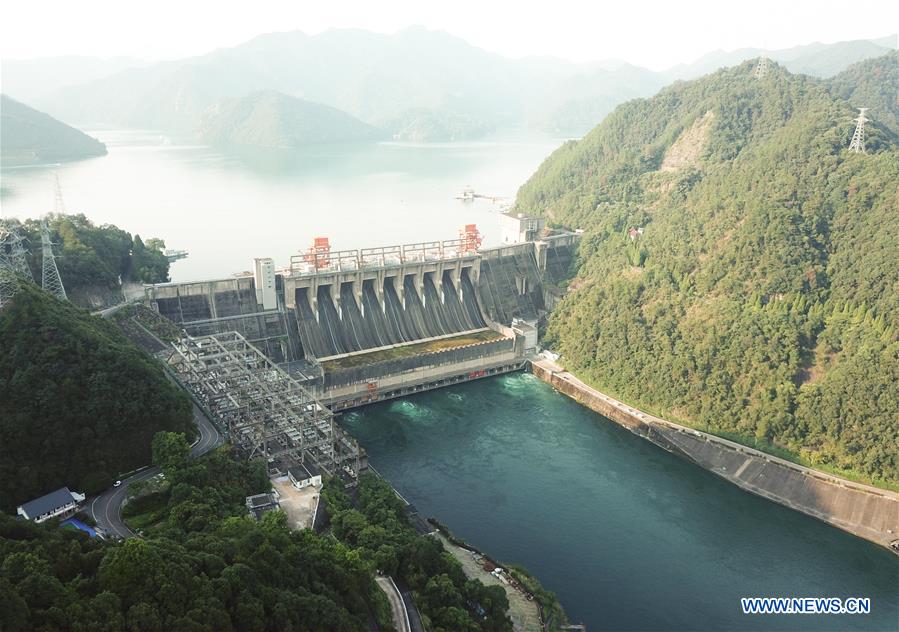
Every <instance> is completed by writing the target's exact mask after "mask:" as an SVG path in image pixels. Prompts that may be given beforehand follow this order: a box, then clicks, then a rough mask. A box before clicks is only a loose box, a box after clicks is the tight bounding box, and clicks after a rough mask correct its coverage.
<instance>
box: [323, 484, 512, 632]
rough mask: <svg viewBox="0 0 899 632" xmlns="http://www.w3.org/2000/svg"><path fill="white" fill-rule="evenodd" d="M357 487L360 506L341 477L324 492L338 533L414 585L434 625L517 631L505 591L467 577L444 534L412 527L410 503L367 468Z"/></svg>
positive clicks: (444, 630)
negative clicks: (436, 535)
mask: <svg viewBox="0 0 899 632" xmlns="http://www.w3.org/2000/svg"><path fill="white" fill-rule="evenodd" d="M356 491H357V503H356V506H354V505H353V504H352V503H351V499H350V497H349V496H348V495H347V494H346V493H345V492H344V490H343V488H342V486H341V485H339V484H338V483H337V481H336V480H331V481H329V484H328V485H326V487H325V489H324V490H323V491H322V498H324V499H325V502H326V503H327V504H326V507H327V511H328V515H329V517H330V519H331V531H332V533H333V534H334V536H335V537H337V539H338V540H340V541H341V542H342V543H344V544H345V545H346V546H348V547H349V548H350V549H352V551H353V552H354V553H355V554H356V555H359V556H360V557H361V558H362V559H364V560H367V561H368V562H369V563H370V564H372V565H373V566H374V567H376V568H378V569H379V570H381V571H382V572H384V573H385V574H388V575H392V576H394V577H396V578H398V579H401V580H402V581H403V582H405V583H406V584H407V585H408V586H409V587H410V588H411V589H412V593H413V596H414V598H415V605H416V606H417V607H418V609H419V611H420V612H421V616H422V621H423V623H424V625H425V627H426V628H427V629H428V630H431V631H432V632H475V631H477V630H483V631H485V632H487V631H494V632H500V631H509V632H511V630H512V622H511V621H510V620H509V619H508V618H507V617H506V610H508V608H509V601H508V598H507V597H506V593H505V591H504V590H503V589H502V588H501V587H500V586H485V585H484V584H482V583H481V582H479V581H476V580H470V579H467V578H466V577H465V574H464V573H463V572H462V567H461V565H460V564H459V562H458V561H456V559H455V558H453V556H452V555H450V554H449V553H447V552H446V551H445V550H444V549H443V545H442V544H441V543H440V541H439V540H438V539H436V538H433V537H429V536H426V535H420V534H419V533H418V532H417V531H416V530H415V529H414V528H413V527H412V525H411V524H410V523H409V518H408V515H407V514H406V508H405V505H404V503H403V502H402V501H401V500H400V499H399V498H397V496H396V494H395V493H394V492H393V489H392V488H391V487H390V485H389V484H388V483H386V482H385V481H384V480H383V479H381V478H380V477H378V476H376V475H375V474H372V473H370V472H369V473H364V474H362V476H360V478H359V486H358V489H357V490H356Z"/></svg>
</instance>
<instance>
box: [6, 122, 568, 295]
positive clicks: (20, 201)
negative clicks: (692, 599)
mask: <svg viewBox="0 0 899 632" xmlns="http://www.w3.org/2000/svg"><path fill="white" fill-rule="evenodd" d="M88 131H89V133H91V134H92V135H93V136H95V137H96V138H99V139H100V140H102V141H103V142H105V143H106V145H107V148H108V150H109V154H108V155H107V156H102V157H99V158H93V159H89V160H82V161H78V162H72V163H67V164H64V165H60V166H58V167H55V166H50V167H36V168H19V169H6V170H4V171H3V172H2V198H0V203H2V214H3V215H4V216H13V217H19V218H26V217H38V216H40V215H43V214H44V213H47V212H50V211H53V210H54V201H55V197H54V185H53V178H52V176H53V174H54V173H56V174H58V177H59V180H60V184H61V188H62V192H63V199H64V201H65V208H66V210H67V211H68V212H70V213H76V212H77V213H84V214H85V215H87V216H88V217H89V218H90V219H92V220H93V221H94V222H96V223H100V224H102V223H110V224H115V225H116V226H118V227H119V228H122V229H124V230H127V231H129V232H131V233H138V234H140V235H141V236H142V237H143V238H144V239H145V240H146V238H147V237H161V238H163V239H164V240H165V241H166V245H167V246H168V247H170V248H178V249H182V248H183V249H187V250H188V251H189V252H190V256H189V257H188V258H187V259H185V260H183V261H178V262H177V263H175V264H173V265H172V270H171V274H172V278H173V280H176V281H187V280H195V279H209V278H217V277H224V276H229V275H231V274H232V273H235V272H240V271H243V270H251V269H252V266H253V258H254V257H274V259H275V263H276V265H278V266H282V265H287V264H288V263H289V261H290V256H291V255H293V254H296V253H297V252H299V251H300V250H304V249H306V248H307V247H308V246H309V245H310V244H311V242H312V239H313V238H314V237H316V236H320V235H321V236H328V237H330V239H331V246H332V248H333V249H335V250H346V249H350V248H366V247H375V246H390V245H396V244H402V243H412V242H421V241H436V240H443V239H455V238H456V237H457V236H458V232H459V228H460V227H461V226H462V225H463V224H477V225H478V228H479V229H480V231H481V233H482V234H483V236H484V238H485V245H490V244H494V243H498V240H499V221H498V217H497V215H498V212H499V209H500V203H494V202H491V201H488V200H476V201H474V202H470V203H463V202H461V201H459V200H456V199H454V198H455V196H457V195H459V194H460V193H461V192H462V190H463V189H464V188H465V187H466V186H471V187H472V188H473V189H475V191H476V192H478V193H481V194H484V195H489V196H497V197H504V198H507V201H508V202H511V199H512V198H513V197H514V196H515V193H516V191H517V190H518V187H519V186H521V184H522V183H524V181H525V180H527V178H528V177H529V176H530V175H531V174H532V173H533V172H534V170H536V168H537V167H538V166H539V164H540V162H542V160H543V159H544V158H546V156H548V155H549V154H550V153H551V152H552V151H553V149H555V148H556V147H558V146H559V145H560V144H561V142H562V139H557V138H551V137H547V136H535V135H533V134H524V133H522V134H515V133H505V134H503V135H500V136H496V137H492V138H487V139H484V140H481V141H472V142H458V143H371V144H367V145H361V146H356V145H326V146H319V147H313V148H309V149H304V150H271V149H267V150H252V149H245V150H242V151H239V152H230V153H222V152H219V151H216V150H213V149H210V148H208V147H205V146H202V145H195V144H190V143H189V142H184V141H182V140H179V139H173V138H170V137H168V136H166V135H163V134H160V133H158V132H152V131H139V130H102V129H101V130H88Z"/></svg>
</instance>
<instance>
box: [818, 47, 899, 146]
mask: <svg viewBox="0 0 899 632" xmlns="http://www.w3.org/2000/svg"><path fill="white" fill-rule="evenodd" d="M829 85H830V92H831V94H833V95H834V96H837V97H839V98H841V99H845V100H846V101H848V102H849V103H851V104H852V105H853V107H866V108H869V110H868V112H867V116H868V118H871V119H873V120H874V121H877V123H879V124H881V125H883V126H884V127H886V128H887V129H889V130H890V131H892V132H893V133H894V134H899V97H897V95H896V86H897V85H899V52H897V51H893V52H892V53H890V54H888V55H884V56H882V57H876V58H874V59H868V60H866V61H862V62H859V63H857V64H853V65H852V66H850V67H849V68H847V69H846V70H844V71H843V72H841V73H840V74H838V75H837V76H835V77H834V78H833V79H831V81H830V82H829Z"/></svg>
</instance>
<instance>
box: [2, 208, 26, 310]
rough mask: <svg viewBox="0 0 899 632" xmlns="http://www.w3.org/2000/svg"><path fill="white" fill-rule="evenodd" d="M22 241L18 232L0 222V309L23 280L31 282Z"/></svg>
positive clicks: (13, 294)
mask: <svg viewBox="0 0 899 632" xmlns="http://www.w3.org/2000/svg"><path fill="white" fill-rule="evenodd" d="M22 241H23V240H22V236H21V235H19V231H18V230H16V229H15V228H14V227H13V226H11V225H9V224H6V223H5V222H2V221H0V309H3V306H4V305H6V304H7V303H9V301H10V300H12V297H13V296H15V294H16V292H18V291H19V289H20V288H21V282H22V280H23V279H25V280H27V281H31V280H32V276H31V269H30V268H29V267H28V262H27V260H26V257H25V248H24V247H23V246H22Z"/></svg>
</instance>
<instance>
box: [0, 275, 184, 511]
mask: <svg viewBox="0 0 899 632" xmlns="http://www.w3.org/2000/svg"><path fill="white" fill-rule="evenodd" d="M0 349H2V353H0V509H2V510H3V511H10V510H12V511H15V507H16V505H18V504H20V503H22V502H25V501H28V500H31V499H32V498H35V497H37V496H40V495H42V494H45V493H48V492H51V491H53V490H54V489H57V488H59V487H61V486H63V485H66V486H68V487H70V488H71V489H73V490H77V491H82V492H88V493H90V492H96V491H98V490H100V489H103V488H105V487H106V486H108V485H109V484H111V483H112V482H113V481H115V479H116V478H117V477H118V475H119V474H120V473H122V472H125V471H129V470H132V469H134V468H136V467H140V466H143V465H146V464H147V463H148V462H149V461H150V441H151V439H152V437H153V435H154V433H155V432H157V431H159V430H176V431H181V432H189V433H192V432H193V425H192V423H191V410H190V405H189V403H188V400H187V397H186V396H185V395H184V394H183V393H182V392H181V391H180V390H178V389H177V388H175V387H174V386H173V385H172V384H171V383H170V382H169V381H168V380H167V379H166V377H165V375H164V373H163V371H162V368H161V367H160V366H159V364H158V363H156V362H155V361H154V360H153V359H152V358H151V357H150V356H148V355H147V354H146V353H145V352H143V351H141V350H140V349H138V348H137V347H136V346H135V345H134V344H133V343H131V342H130V341H129V340H127V339H126V338H125V337H124V336H123V335H122V334H121V333H120V331H119V330H118V329H117V328H116V327H115V326H114V325H112V324H111V323H108V322H106V321H104V320H102V319H100V318H97V317H94V316H91V315H90V314H89V313H87V312H86V311H84V310H82V309H80V308H78V307H75V306H73V305H71V304H70V303H68V302H65V301H59V300H57V299H55V298H53V297H52V296H50V295H49V294H45V293H44V292H42V291H41V290H40V289H38V288H37V287H36V286H34V285H32V284H27V283H23V284H22V288H21V290H20V291H19V293H18V294H16V295H15V297H14V298H13V299H12V301H11V302H10V303H8V304H6V305H4V307H3V310H2V311H0Z"/></svg>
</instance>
